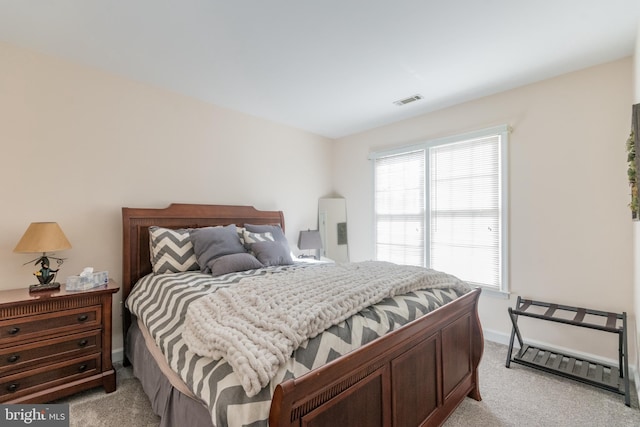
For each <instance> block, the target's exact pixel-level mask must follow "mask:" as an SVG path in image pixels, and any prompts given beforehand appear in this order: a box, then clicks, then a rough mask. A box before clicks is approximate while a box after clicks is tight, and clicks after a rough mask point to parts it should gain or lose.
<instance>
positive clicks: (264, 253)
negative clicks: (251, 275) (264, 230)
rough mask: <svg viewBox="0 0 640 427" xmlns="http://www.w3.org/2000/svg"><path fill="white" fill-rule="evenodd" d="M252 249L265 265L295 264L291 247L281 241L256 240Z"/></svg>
mask: <svg viewBox="0 0 640 427" xmlns="http://www.w3.org/2000/svg"><path fill="white" fill-rule="evenodd" d="M251 251H252V252H253V254H254V255H255V257H256V258H258V261H260V262H261V263H262V264H264V266H265V267H268V266H271V265H290V264H293V260H292V259H291V254H290V253H289V248H287V247H285V246H284V245H283V244H282V243H281V242H270V241H265V242H256V243H254V244H253V245H252V246H251Z"/></svg>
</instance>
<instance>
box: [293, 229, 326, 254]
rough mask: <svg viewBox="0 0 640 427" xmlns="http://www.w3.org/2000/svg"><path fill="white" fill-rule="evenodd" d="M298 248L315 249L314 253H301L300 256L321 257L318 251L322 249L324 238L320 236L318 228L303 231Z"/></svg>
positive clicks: (303, 249)
mask: <svg viewBox="0 0 640 427" xmlns="http://www.w3.org/2000/svg"><path fill="white" fill-rule="evenodd" d="M298 249H300V250H302V251H305V250H313V251H314V254H313V255H311V254H308V255H300V256H299V258H313V259H320V257H319V256H318V251H319V250H320V249H322V238H321V237H320V232H319V231H318V230H307V231H301V232H300V236H299V237H298Z"/></svg>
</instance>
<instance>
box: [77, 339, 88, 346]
mask: <svg viewBox="0 0 640 427" xmlns="http://www.w3.org/2000/svg"><path fill="white" fill-rule="evenodd" d="M87 344H89V341H88V340H80V341H79V342H78V345H79V346H80V347H84V346H86V345H87Z"/></svg>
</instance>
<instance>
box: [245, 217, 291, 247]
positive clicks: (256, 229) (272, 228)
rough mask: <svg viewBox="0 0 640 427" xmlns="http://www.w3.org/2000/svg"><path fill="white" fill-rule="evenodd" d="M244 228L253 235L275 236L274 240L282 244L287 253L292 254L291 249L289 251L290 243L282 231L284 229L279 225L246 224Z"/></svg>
mask: <svg viewBox="0 0 640 427" xmlns="http://www.w3.org/2000/svg"><path fill="white" fill-rule="evenodd" d="M244 228H246V229H247V231H250V232H252V233H271V236H273V240H275V241H276V242H280V243H282V244H283V245H284V247H285V249H286V250H287V252H289V253H290V252H291V249H289V242H288V241H287V238H286V236H285V235H284V231H282V227H280V226H279V225H255V224H245V225H244Z"/></svg>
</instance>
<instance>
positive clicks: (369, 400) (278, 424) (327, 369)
mask: <svg viewBox="0 0 640 427" xmlns="http://www.w3.org/2000/svg"><path fill="white" fill-rule="evenodd" d="M122 220H123V281H122V288H123V295H122V298H123V301H124V300H125V299H126V298H127V297H128V296H129V293H130V291H131V288H132V287H133V285H135V283H136V282H137V280H138V279H140V278H141V277H143V276H144V275H146V274H148V273H150V272H151V263H150V256H149V233H148V228H149V226H151V225H158V226H162V227H167V228H189V227H206V226H216V225H227V224H232V223H233V224H236V225H239V226H242V225H244V224H245V223H248V224H280V225H281V226H282V228H283V229H284V215H283V213H282V212H281V211H259V210H256V209H255V208H253V207H251V206H226V205H191V204H172V205H170V206H169V207H167V208H163V209H136V208H122ZM479 296H480V290H479V289H475V290H473V291H472V292H469V293H468V294H466V295H464V296H462V297H461V298H458V299H456V300H455V301H452V302H451V303H449V304H446V305H445V306H443V307H440V308H439V309H437V310H434V311H433V312H431V313H429V314H427V315H425V316H423V317H421V318H419V319H416V320H415V321H413V322H411V323H409V324H407V325H405V326H403V327H402V328H400V329H398V330H396V331H394V332H391V333H389V334H387V335H385V336H383V337H381V338H378V339H376V340H374V341H373V342H371V343H369V344H367V345H365V346H363V347H361V348H359V349H357V350H355V351H352V352H351V353H349V354H347V355H345V356H342V357H340V358H338V359H336V360H334V361H333V362H331V363H329V364H327V365H325V366H322V367H321V368H318V369H316V370H313V371H311V372H309V373H307V374H306V375H304V376H302V377H300V378H296V379H291V380H287V381H285V382H283V383H281V384H279V385H278V386H277V387H276V390H275V393H274V396H273V399H272V402H271V412H270V416H269V425H270V426H271V427H285V426H287V427H288V426H291V427H293V426H296V427H302V426H308V427H324V426H327V427H329V426H336V425H344V426H367V427H369V426H438V425H441V424H442V423H444V421H445V420H446V419H447V417H448V416H449V415H450V414H451V413H452V412H453V411H454V410H455V409H456V407H457V406H458V405H459V404H460V402H462V400H464V398H465V397H466V396H469V397H472V398H473V399H476V400H481V397H480V391H479V388H478V364H479V363H480V358H481V357H482V352H483V348H484V341H483V336H482V329H481V327H480V320H479V318H478V299H479ZM130 324H131V314H130V313H129V312H128V310H126V309H125V310H124V312H123V327H124V335H123V336H125V337H126V336H127V334H126V333H127V330H128V328H129V326H130ZM125 353H126V352H125Z"/></svg>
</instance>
